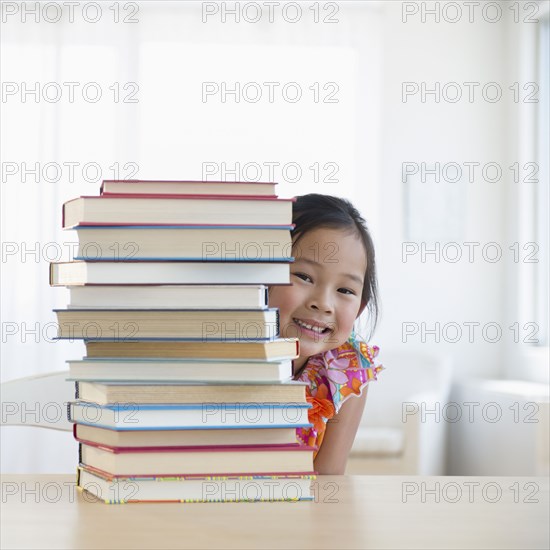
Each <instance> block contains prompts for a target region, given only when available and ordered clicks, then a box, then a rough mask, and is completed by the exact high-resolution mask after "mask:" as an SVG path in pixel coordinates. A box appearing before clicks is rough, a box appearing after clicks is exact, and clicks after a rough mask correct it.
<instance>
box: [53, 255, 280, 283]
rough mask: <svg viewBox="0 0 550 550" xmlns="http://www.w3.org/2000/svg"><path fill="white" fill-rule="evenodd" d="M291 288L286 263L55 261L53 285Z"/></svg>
mask: <svg viewBox="0 0 550 550" xmlns="http://www.w3.org/2000/svg"><path fill="white" fill-rule="evenodd" d="M147 284H154V285H177V284H182V285H190V284H197V285H215V284H224V285H227V284H232V285H243V284H244V285H247V284H248V285H250V284H264V285H289V284H290V269H289V264H288V263H286V262H285V263H283V262H280V263H279V262H249V263H246V262H214V261H212V262H210V261H208V262H190V261H189V262H188V261H154V262H147V261H131V260H126V261H123V262H117V261H98V262H84V261H74V262H53V263H51V264H50V285H51V286H73V285H147Z"/></svg>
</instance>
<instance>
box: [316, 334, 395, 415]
mask: <svg viewBox="0 0 550 550" xmlns="http://www.w3.org/2000/svg"><path fill="white" fill-rule="evenodd" d="M379 351H380V350H379V348H378V346H369V345H368V344H367V343H366V342H364V341H363V340H361V339H360V338H359V337H358V336H357V335H356V334H355V333H352V335H351V336H350V338H349V340H348V341H347V342H346V343H345V344H343V345H342V346H340V347H339V348H336V349H334V350H330V351H328V352H326V353H325V354H324V363H325V365H324V370H325V373H326V379H327V381H328V385H329V388H330V393H331V395H332V402H333V403H334V409H335V414H338V412H339V410H340V408H341V407H342V405H343V404H344V403H345V402H346V401H347V400H348V399H350V398H351V397H352V396H359V395H361V393H362V392H363V389H364V388H365V387H366V386H367V384H368V383H369V382H370V381H371V380H377V375H378V373H379V372H380V371H381V370H383V369H384V367H383V366H382V365H381V364H377V362H376V357H377V356H378V353H379Z"/></svg>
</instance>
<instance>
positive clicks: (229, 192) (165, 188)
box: [100, 180, 277, 198]
mask: <svg viewBox="0 0 550 550" xmlns="http://www.w3.org/2000/svg"><path fill="white" fill-rule="evenodd" d="M276 185H277V183H275V182H260V181H254V182H249V181H175V180H104V181H103V183H102V184H101V191H100V192H101V194H102V195H207V196H211V195H219V196H227V197H270V198H276V197H277V195H276V194H275V186H276Z"/></svg>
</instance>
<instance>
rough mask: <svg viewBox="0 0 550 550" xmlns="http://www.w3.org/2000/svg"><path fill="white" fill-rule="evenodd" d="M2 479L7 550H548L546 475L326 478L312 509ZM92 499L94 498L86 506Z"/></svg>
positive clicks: (66, 480)
mask: <svg viewBox="0 0 550 550" xmlns="http://www.w3.org/2000/svg"><path fill="white" fill-rule="evenodd" d="M74 481H75V478H74V477H73V476H69V475H33V476H31V475H4V476H2V479H1V482H2V514H1V515H2V525H1V527H2V533H1V548H2V549H6V550H7V549H11V548H25V549H30V548H41V549H43V548H52V549H56V550H57V549H61V548H71V549H73V548H74V549H79V548H90V549H91V548H93V549H101V548H109V549H110V548H113V549H117V550H118V549H122V548H158V549H165V548H254V549H256V548H274V549H275V548H277V549H278V548H282V549H285V550H286V549H292V548H311V549H321V548H330V549H334V548H338V549H344V548H358V549H359V548H361V549H363V548H392V549H396V548H419V549H420V548H422V549H424V548H460V549H464V548H475V549H481V548H521V549H527V548H548V547H549V542H550V541H549V522H548V517H549V507H548V501H549V499H548V478H547V477H540V478H539V477H531V478H526V477H415V476H319V477H318V478H317V481H316V485H315V486H314V488H315V495H316V497H315V500H314V501H313V502H258V503H247V502H242V503H208V504H125V505H124V504H123V505H106V504H103V503H99V502H91V500H92V499H91V498H90V496H89V495H88V494H87V493H85V494H82V493H80V492H79V491H77V490H75V488H74ZM86 497H87V498H86Z"/></svg>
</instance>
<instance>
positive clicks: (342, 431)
mask: <svg viewBox="0 0 550 550" xmlns="http://www.w3.org/2000/svg"><path fill="white" fill-rule="evenodd" d="M368 389H369V387H368V386H366V387H365V389H364V391H363V393H362V394H361V395H359V396H357V397H350V398H349V399H348V400H347V401H346V402H345V403H344V404H343V405H342V407H341V408H340V411H339V412H338V414H336V415H334V417H333V418H331V419H330V420H329V421H328V422H327V429H326V432H325V436H324V438H323V443H322V444H321V448H320V449H319V452H318V453H317V456H316V457H315V461H314V468H315V470H316V471H317V472H319V474H329V475H343V474H344V473H345V471H346V463H347V461H348V455H349V452H350V450H351V446H352V445H353V441H354V440H355V434H356V433H357V428H358V427H359V423H360V422H361V417H362V416H363V410H364V409H365V403H366V402H367V391H368Z"/></svg>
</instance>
